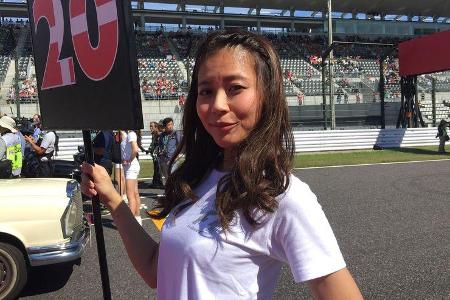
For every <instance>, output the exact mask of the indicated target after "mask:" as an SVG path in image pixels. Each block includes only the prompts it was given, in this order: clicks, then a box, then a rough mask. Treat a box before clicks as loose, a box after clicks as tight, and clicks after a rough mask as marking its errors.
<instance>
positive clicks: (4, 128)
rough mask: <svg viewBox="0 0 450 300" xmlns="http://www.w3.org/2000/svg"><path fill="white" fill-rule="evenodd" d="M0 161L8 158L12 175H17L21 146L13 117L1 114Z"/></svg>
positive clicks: (20, 158) (19, 168)
mask: <svg viewBox="0 0 450 300" xmlns="http://www.w3.org/2000/svg"><path fill="white" fill-rule="evenodd" d="M0 136H1V137H0V161H3V160H10V161H11V168H12V176H13V177H19V176H20V174H21V171H22V158H23V156H22V146H21V140H20V137H19V136H18V135H17V130H16V122H15V121H14V119H12V118H10V117H8V116H3V117H1V118H0Z"/></svg>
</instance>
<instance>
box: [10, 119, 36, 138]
mask: <svg viewBox="0 0 450 300" xmlns="http://www.w3.org/2000/svg"><path fill="white" fill-rule="evenodd" d="M14 121H16V125H17V129H18V130H19V131H20V132H21V133H22V134H23V135H33V133H34V125H33V119H29V118H14Z"/></svg>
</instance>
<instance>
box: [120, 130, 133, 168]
mask: <svg viewBox="0 0 450 300" xmlns="http://www.w3.org/2000/svg"><path fill="white" fill-rule="evenodd" d="M131 142H137V135H136V133H135V132H134V131H129V132H128V133H126V132H122V141H121V142H120V150H121V153H122V161H124V160H127V161H128V160H130V158H131V152H132V148H131ZM135 159H136V158H135ZM133 161H134V160H133Z"/></svg>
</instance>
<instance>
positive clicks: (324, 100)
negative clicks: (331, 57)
mask: <svg viewBox="0 0 450 300" xmlns="http://www.w3.org/2000/svg"><path fill="white" fill-rule="evenodd" d="M325 60H326V57H325V56H322V115H323V129H324V130H327V95H326V91H325Z"/></svg>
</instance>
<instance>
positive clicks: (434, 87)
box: [431, 76, 436, 127]
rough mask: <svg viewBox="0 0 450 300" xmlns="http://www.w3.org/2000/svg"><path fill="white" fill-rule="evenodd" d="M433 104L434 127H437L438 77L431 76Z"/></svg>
mask: <svg viewBox="0 0 450 300" xmlns="http://www.w3.org/2000/svg"><path fill="white" fill-rule="evenodd" d="M431 105H432V114H433V127H436V78H435V77H434V76H432V77H431Z"/></svg>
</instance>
